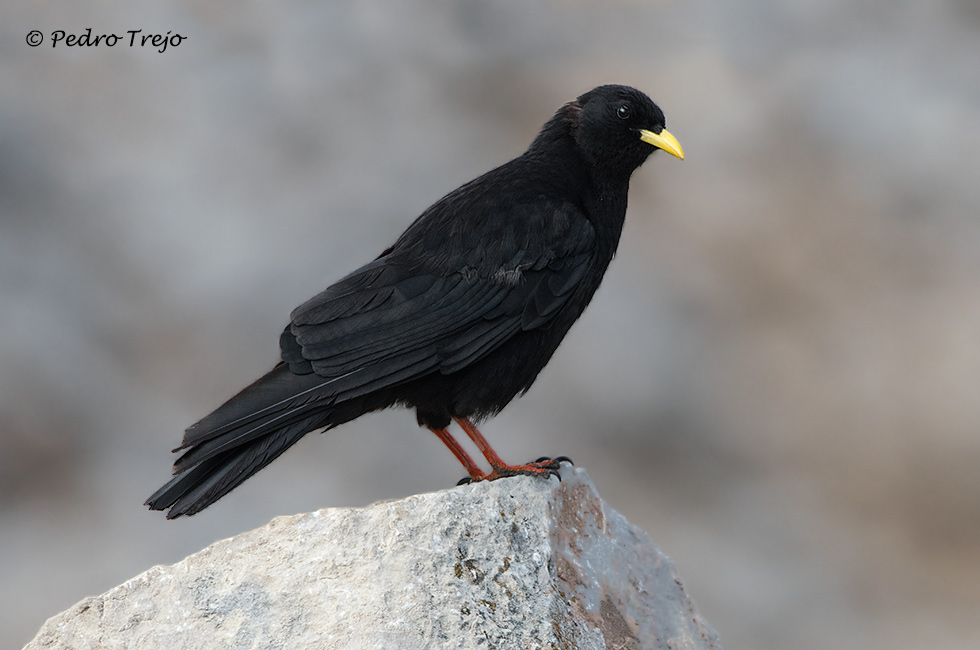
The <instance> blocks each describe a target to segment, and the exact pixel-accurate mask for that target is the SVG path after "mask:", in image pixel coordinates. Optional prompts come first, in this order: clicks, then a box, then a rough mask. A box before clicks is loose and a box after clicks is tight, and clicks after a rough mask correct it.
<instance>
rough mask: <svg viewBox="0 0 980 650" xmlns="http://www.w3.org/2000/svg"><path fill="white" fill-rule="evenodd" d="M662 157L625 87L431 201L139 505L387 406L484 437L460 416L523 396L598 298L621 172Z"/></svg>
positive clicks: (200, 497)
mask: <svg viewBox="0 0 980 650" xmlns="http://www.w3.org/2000/svg"><path fill="white" fill-rule="evenodd" d="M656 148H662V149H666V150H667V151H669V152H671V153H673V154H674V155H677V156H679V157H682V153H681V151H680V147H679V145H678V144H677V141H676V140H675V139H674V138H673V136H671V135H670V134H669V133H668V132H667V131H665V130H664V116H663V113H662V112H661V111H660V109H659V108H658V107H657V106H656V105H655V104H654V103H653V102H652V101H650V99H649V98H647V97H646V96H645V95H644V94H642V93H641V92H639V91H637V90H635V89H633V88H629V87H626V86H600V87H599V88H596V89H594V90H592V91H590V92H588V93H585V94H584V95H582V96H580V97H579V98H577V99H576V100H574V101H572V102H569V103H568V104H566V105H564V106H563V107H562V108H560V109H559V110H558V112H557V113H555V115H554V117H552V118H551V120H549V121H548V122H547V123H546V124H545V125H544V127H543V128H542V130H541V132H540V134H539V135H538V136H537V138H535V140H534V142H532V143H531V146H530V147H529V148H528V150H527V151H526V152H525V153H524V154H523V155H522V156H520V157H518V158H516V159H514V160H512V161H510V162H508V163H506V164H504V165H502V166H500V167H498V168H496V169H494V170H492V171H490V172H488V173H486V174H484V175H483V176H480V177H479V178H477V179H476V180H473V181H471V182H469V183H467V184H465V185H463V186H462V187H460V188H459V189H457V190H455V191H454V192H452V193H450V194H448V195H447V196H445V197H444V198H442V199H441V200H439V201H438V202H437V203H435V204H434V205H433V206H432V207H430V208H429V209H427V210H426V211H425V212H424V213H423V214H422V215H421V216H420V217H419V218H418V219H416V220H415V222H414V223H412V225H411V226H409V228H408V229H407V230H406V231H405V232H404V233H403V234H402V235H401V237H399V238H398V240H397V241H396V242H395V243H394V244H393V245H392V246H391V247H390V248H388V249H387V250H385V251H384V252H383V253H382V254H381V255H380V256H379V257H378V258H377V259H375V260H374V261H372V262H370V263H368V264H366V265H364V266H362V267H361V268H359V269H357V270H356V271H354V272H353V273H351V274H350V275H348V276H346V277H345V278H343V279H341V280H340V281H338V282H337V283H336V284H333V285H332V286H330V287H328V288H327V289H326V290H325V291H323V292H322V293H320V294H319V295H317V296H315V297H314V298H312V299H310V300H309V301H307V302H306V303H304V304H302V305H300V306H299V307H298V308H297V309H296V310H295V311H293V313H292V315H291V322H290V324H289V326H288V327H287V328H286V329H285V331H284V332H283V334H282V336H281V338H280V347H281V350H282V362H281V363H279V364H278V365H277V366H276V367H275V368H274V369H273V370H272V371H271V372H269V373H268V374H267V375H265V376H264V377H262V378H260V379H259V380H258V381H256V382H255V383H253V384H252V385H251V386H249V387H247V388H246V389H244V390H243V391H242V392H240V393H239V394H238V395H236V396H235V397H233V398H232V399H231V400H229V401H228V402H227V403H225V404H224V405H223V406H221V407H220V408H219V409H217V410H216V411H215V412H213V413H211V414H210V415H208V416H207V417H205V418H204V419H203V420H201V421H200V422H198V423H197V424H195V425H193V426H192V427H190V428H189V429H188V430H187V432H186V433H185V436H184V440H183V444H182V445H181V446H180V447H179V450H185V451H184V453H183V455H181V456H180V457H179V458H178V459H177V462H176V463H175V464H174V473H175V477H174V478H173V479H172V480H171V481H170V482H169V483H167V484H166V485H165V486H163V487H162V488H160V490H158V491H157V492H156V493H155V494H154V495H153V496H151V497H150V499H149V500H147V504H148V505H149V506H150V507H151V508H152V509H155V510H164V509H167V508H169V509H170V511H169V513H168V515H167V516H168V517H169V518H173V517H178V516H180V515H191V514H194V513H196V512H198V511H200V510H201V509H203V508H205V507H207V506H208V505H210V504H211V503H213V502H214V501H216V500H218V499H220V498H221V497H222V496H224V495H225V494H227V493H228V492H229V491H230V490H232V489H233V488H235V487H236V486H237V485H239V484H240V483H241V482H242V481H244V480H245V479H247V478H248V477H249V476H251V475H252V474H254V473H255V472H257V471H259V470H260V469H262V468H263V467H265V465H267V464H268V463H270V462H271V461H272V460H274V459H275V458H276V457H278V456H279V454H281V453H282V452H283V451H285V450H286V449H287V448H289V447H290V446H291V445H292V444H293V443H295V442H296V441H297V440H299V439H300V438H301V437H302V436H303V435H304V434H306V433H308V432H310V431H313V430H316V429H323V428H326V429H329V428H332V427H335V426H338V425H340V424H343V423H344V422H348V421H350V420H352V419H354V418H356V417H358V416H360V415H363V414H364V413H368V412H370V411H375V410H378V409H383V408H387V407H390V406H395V405H403V406H406V407H409V408H414V409H416V412H417V419H418V422H419V424H420V425H425V426H427V427H429V428H430V429H432V430H433V431H435V432H436V433H437V434H438V435H439V436H440V438H442V439H443V441H444V442H446V444H447V445H450V449H453V446H452V445H451V444H450V442H449V441H447V438H446V437H447V436H448V437H449V438H450V439H451V436H449V434H448V433H447V432H446V431H445V429H446V427H448V425H449V424H450V422H451V420H452V419H457V420H458V421H459V422H460V424H462V425H463V426H464V429H466V431H467V433H469V434H470V435H471V437H473V436H474V435H475V436H479V432H476V433H475V434H473V433H472V432H471V431H470V429H469V427H472V424H471V423H470V422H469V419H470V418H482V417H486V416H488V415H492V414H495V413H497V412H499V411H500V410H501V409H502V408H504V406H506V405H507V403H508V402H510V401H511V400H512V399H513V398H514V397H515V396H517V395H518V394H520V393H523V392H524V391H526V390H527V389H528V388H529V387H530V386H531V384H532V383H533V382H534V379H535V377H537V375H538V373H539V372H540V371H541V369H542V368H543V367H544V366H545V364H546V363H547V362H548V360H549V359H550V358H551V356H552V354H553V353H554V352H555V349H556V348H557V347H558V344H559V343H560V342H561V340H562V338H563V337H564V336H565V333H566V332H567V331H568V329H569V328H570V327H571V325H572V323H574V322H575V320H576V319H577V318H578V317H579V316H580V315H581V313H582V311H583V310H584V309H585V307H586V305H587V304H588V303H589V301H590V300H591V298H592V295H593V294H594V293H595V291H596V289H597V288H598V286H599V283H600V281H601V280H602V276H603V274H604V273H605V270H606V267H607V266H608V264H609V262H610V260H611V259H612V257H613V255H614V254H615V252H616V246H617V244H618V242H619V238H620V233H621V231H622V227H623V221H624V219H625V216H626V200H627V190H628V186H629V179H630V175H631V174H632V172H633V171H634V170H635V169H636V168H637V167H639V166H640V165H641V164H642V163H643V161H644V160H646V158H647V156H648V155H649V154H650V153H651V152H653V151H654V150H655V149H656ZM467 425H468V426H467ZM473 430H474V431H475V427H474V428H473ZM480 439H481V440H482V436H480ZM474 440H475V441H476V438H475V437H474ZM477 443H478V444H480V442H479V441H477ZM484 443H485V441H484ZM481 449H482V447H481ZM454 453H456V454H457V458H459V459H460V461H461V462H463V463H464V465H466V466H467V468H468V470H469V471H470V472H471V474H472V475H473V476H474V478H495V477H497V476H500V475H505V473H504V472H503V471H501V472H498V471H497V470H498V469H499V470H504V469H514V468H512V467H510V466H506V465H500V464H499V463H502V461H499V458H497V457H496V454H493V453H492V450H491V451H490V452H487V451H484V453H485V454H486V455H487V458H488V459H489V460H490V461H491V464H492V465H493V466H494V473H493V474H491V475H483V474H482V473H479V470H477V469H475V466H474V465H473V464H472V461H470V460H469V457H468V456H466V454H465V452H457V451H456V450H454ZM460 453H462V456H460ZM491 454H492V455H491ZM463 456H465V458H464V457H463ZM467 461H469V462H467ZM498 465H499V467H498ZM521 467H524V468H529V466H521ZM528 471H538V470H536V469H535V468H529V470H528ZM478 473H479V475H478Z"/></svg>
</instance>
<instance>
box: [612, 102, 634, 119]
mask: <svg viewBox="0 0 980 650" xmlns="http://www.w3.org/2000/svg"><path fill="white" fill-rule="evenodd" d="M616 115H617V116H618V117H619V119H621V120H628V119H630V117H632V116H633V111H631V110H630V107H629V105H627V104H623V105H622V106H620V107H619V108H617V109H616Z"/></svg>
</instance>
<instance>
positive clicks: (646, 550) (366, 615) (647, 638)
mask: <svg viewBox="0 0 980 650" xmlns="http://www.w3.org/2000/svg"><path fill="white" fill-rule="evenodd" d="M563 476H564V481H563V482H561V483H559V482H558V480H557V479H554V478H552V479H551V480H550V481H545V480H542V479H539V478H529V477H520V478H513V479H503V480H499V481H494V482H492V483H477V484H475V485H469V486H462V487H458V488H455V489H452V490H446V491H442V492H436V493H432V494H422V495H418V496H413V497H409V498H407V499H402V500H400V501H388V502H382V503H377V504H374V505H372V506H370V507H367V508H358V509H339V508H338V509H327V510H321V511H319V512H314V513H310V514H303V515H295V516H291V517H278V518H276V519H274V520H272V522H270V523H269V524H268V525H266V526H264V527H262V528H259V529H257V530H253V531H250V532H247V533H243V534H241V535H237V536H235V537H232V538H229V539H224V540H221V541H219V542H216V543H215V544H212V545H211V546H209V547H207V548H206V549H204V550H203V551H200V552H199V553H195V554H194V555H191V556H189V557H187V558H185V559H184V560H183V561H181V562H178V563H177V564H175V565H173V566H167V567H165V566H156V567H153V568H152V569H150V570H149V571H147V572H145V573H143V574H141V575H139V576H137V577H135V578H133V579H132V580H129V581H127V582H125V583H123V584H121V585H119V586H118V587H116V588H115V589H112V590H111V591H108V592H106V593H105V594H103V595H101V596H96V597H92V598H86V599H85V600H83V601H82V602H80V603H78V604H77V605H75V606H74V607H72V608H71V609H69V610H67V611H65V612H63V613H61V614H59V615H57V616H55V617H53V618H51V619H49V620H48V621H47V623H45V625H44V626H43V627H42V628H41V631H40V632H39V633H38V635H37V636H36V637H35V638H34V640H33V641H31V643H29V644H28V645H27V646H26V649H25V650H40V649H42V648H45V649H61V648H66V649H67V648H71V649H72V650H86V649H88V648H92V649H96V648H98V649H100V650H115V649H123V648H139V649H141V650H155V649H160V650H173V649H175V648H185V649H189V650H193V649H198V648H200V649H204V648H207V649H211V650H213V649H218V648H221V649H223V648H235V649H237V650H241V649H245V648H257V649H258V648H261V649H263V650H266V649H270V648H303V649H317V648H324V649H326V648H330V649H333V648H344V649H355V650H360V649H365V650H366V649H368V648H392V649H397V650H413V649H422V648H474V649H475V648H480V649H492V648H501V649H504V648H506V649H511V648H521V649H524V648H527V649H532V648H541V649H542V650H544V649H547V650H551V649H565V648H575V649H579V650H591V649H600V648H602V649H610V650H611V649H613V648H616V649H623V650H625V649H634V650H636V649H653V648H657V649H667V648H670V649H672V650H687V649H708V648H720V647H721V646H720V645H719V643H718V639H717V636H716V635H715V633H714V631H713V630H712V629H711V628H710V627H709V626H708V624H707V623H706V622H705V621H704V619H702V618H701V615H700V614H699V613H698V611H697V609H696V607H695V605H694V603H693V602H692V601H691V599H690V598H689V597H688V596H687V594H686V593H685V591H684V588H683V586H682V585H681V582H680V580H679V579H678V577H677V573H676V571H675V569H674V567H673V565H672V564H671V562H670V560H669V559H668V558H667V557H666V556H665V555H664V554H663V553H662V552H661V551H660V549H658V548H657V547H656V546H655V545H653V544H652V543H651V542H650V541H649V540H648V539H647V537H646V535H645V534H644V533H643V532H642V531H641V530H639V529H638V528H636V527H634V526H632V525H631V524H630V523H629V522H627V521H626V519H625V518H623V517H622V515H620V514H619V513H617V512H616V511H615V510H613V509H612V508H610V507H609V506H607V505H606V504H605V502H603V501H602V499H601V498H600V497H599V495H598V493H597V492H596V490H595V487H594V486H593V484H592V482H591V481H590V480H589V478H588V475H587V474H586V473H585V471H584V470H581V469H576V470H572V471H566V470H563Z"/></svg>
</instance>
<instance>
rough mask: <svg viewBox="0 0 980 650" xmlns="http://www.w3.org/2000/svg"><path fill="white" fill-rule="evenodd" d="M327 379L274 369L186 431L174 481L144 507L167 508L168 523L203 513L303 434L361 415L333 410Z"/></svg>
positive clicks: (345, 407)
mask: <svg viewBox="0 0 980 650" xmlns="http://www.w3.org/2000/svg"><path fill="white" fill-rule="evenodd" d="M329 381H330V380H325V379H324V378H323V377H319V376H317V375H296V374H293V373H292V372H290V371H289V368H288V366H286V365H284V364H280V365H278V366H276V367H275V368H274V369H273V370H272V371H271V372H269V373H268V374H267V375H265V376H264V377H262V378H261V379H259V380H258V381H256V382H255V383H253V384H252V385H251V386H249V387H247V388H245V389H244V390H243V391H241V392H240V393H239V394H238V395H236V396H235V397H233V398H231V399H230V400H228V402H227V403H225V404H224V405H223V406H221V407H220V408H219V409H218V410H217V411H215V412H214V413H212V414H210V415H208V416H207V417H206V418H204V419H202V420H201V421H200V422H198V423H197V424H195V425H194V426H192V427H190V428H189V429H188V430H187V432H186V433H185V435H184V441H183V444H182V445H181V447H180V448H179V449H186V451H185V452H184V453H183V454H182V455H181V456H180V458H178V459H177V462H176V463H174V474H175V476H174V478H172V479H171V480H170V481H169V482H168V483H167V484H166V485H164V486H163V487H161V488H160V489H159V490H157V491H156V492H155V493H154V494H153V495H152V496H151V497H150V498H149V499H147V500H146V505H148V506H149V507H150V509H151V510H166V509H168V508H169V509H170V511H169V512H168V513H167V518H168V519H174V518H176V517H180V516H181V515H192V514H194V513H196V512H200V511H201V510H203V509H204V508H206V507H208V506H209V505H211V504H212V503H214V502H215V501H217V500H218V499H220V498H221V497H223V496H224V495H226V494H228V492H230V491H231V490H233V489H234V488H235V487H237V486H238V485H240V484H241V483H242V482H244V481H245V480H246V479H247V478H248V477H250V476H251V475H252V474H255V473H256V472H258V471H259V470H260V469H262V468H263V467H265V466H266V465H268V464H269V463H271V462H272V461H273V460H275V459H276V458H278V457H279V455H280V454H282V453H283V452H284V451H286V450H287V449H288V448H289V447H291V446H292V445H294V444H295V443H296V442H297V441H298V440H299V439H300V438H302V437H303V436H304V435H305V434H307V433H309V432H310V431H313V430H316V429H321V428H324V427H332V426H336V425H337V424H340V421H337V417H336V416H337V415H343V416H345V417H346V419H351V418H352V417H356V416H357V415H360V413H362V412H363V411H360V410H359V408H357V406H359V405H355V404H351V403H345V404H341V405H338V408H334V406H333V402H334V399H335V395H333V394H331V393H327V392H325V391H323V390H322V388H323V384H324V382H329ZM318 388H319V389H321V390H319V391H318V390H317V389H318ZM336 411H339V413H337V412H336ZM179 449H178V450H179ZM175 451H177V450H175Z"/></svg>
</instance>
